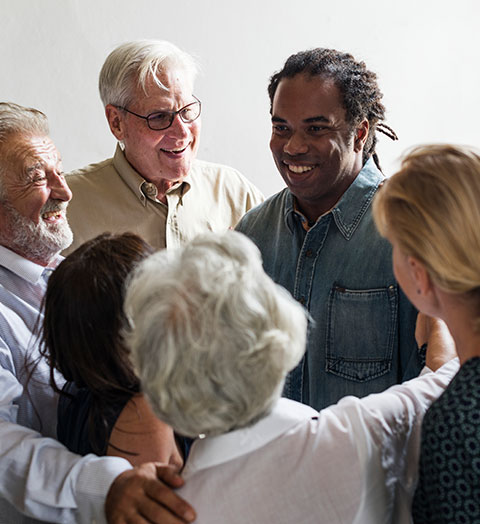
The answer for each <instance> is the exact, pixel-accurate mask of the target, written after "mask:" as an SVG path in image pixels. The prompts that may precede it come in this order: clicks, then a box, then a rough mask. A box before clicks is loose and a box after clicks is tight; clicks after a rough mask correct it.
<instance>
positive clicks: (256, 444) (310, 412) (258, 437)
mask: <svg viewBox="0 0 480 524" xmlns="http://www.w3.org/2000/svg"><path fill="white" fill-rule="evenodd" d="M315 416H318V412H317V411H315V410H314V409H312V408H311V407H309V406H305V405H304V404H299V403H298V402H294V401H292V400H289V399H286V398H281V399H279V400H278V401H277V402H276V403H275V405H274V407H273V409H272V411H271V412H270V414H269V415H267V416H266V417H264V418H262V419H261V420H259V421H258V422H257V423H256V424H254V425H253V426H249V427H247V428H242V429H237V430H236V431H230V432H229V433H224V434H223V435H218V436H216V437H207V438H205V439H199V440H196V441H195V442H194V443H193V446H192V449H191V451H190V454H189V456H188V460H187V464H186V466H185V468H184V470H183V476H184V477H185V478H187V477H188V476H189V475H192V474H193V473H195V472H196V471H198V470H201V469H205V468H210V467H212V466H218V465H219V464H222V463H224V462H228V461H230V460H234V459H236V458H238V457H241V456H242V455H246V454H248V453H251V452H252V451H255V450H256V449H259V448H261V447H263V446H265V445H266V444H268V443H269V442H271V441H272V440H274V439H276V438H277V437H279V436H280V435H282V434H284V433H285V432H286V431H288V430H289V429H290V428H292V427H294V426H296V425H297V424H298V423H299V422H301V421H303V420H305V419H309V418H312V417H315Z"/></svg>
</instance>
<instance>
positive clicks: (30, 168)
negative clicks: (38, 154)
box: [26, 161, 45, 174]
mask: <svg viewBox="0 0 480 524" xmlns="http://www.w3.org/2000/svg"><path fill="white" fill-rule="evenodd" d="M44 165H45V164H44V163H43V162H41V161H38V162H35V164H33V165H31V166H28V167H27V169H26V171H27V173H28V174H30V173H33V171H35V170H37V169H43V167H44Z"/></svg>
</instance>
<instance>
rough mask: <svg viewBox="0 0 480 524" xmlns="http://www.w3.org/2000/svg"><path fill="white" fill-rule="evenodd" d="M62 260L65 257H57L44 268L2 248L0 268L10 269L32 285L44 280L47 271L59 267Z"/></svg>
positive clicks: (0, 250)
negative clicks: (43, 276)
mask: <svg viewBox="0 0 480 524" xmlns="http://www.w3.org/2000/svg"><path fill="white" fill-rule="evenodd" d="M62 260H63V257H62V256H60V255H57V256H56V257H55V258H54V259H53V261H52V262H51V263H50V264H49V266H48V267H44V266H41V265H40V264H36V263H35V262H32V261H31V260H28V259H26V258H24V257H22V256H21V255H18V254H17V253H15V252H14V251H11V250H10V249H8V248H6V247H5V246H0V266H3V267H5V268H7V269H9V270H10V271H11V272H12V273H15V275H17V276H19V277H21V278H23V279H24V280H27V281H28V282H30V283H32V284H36V283H37V282H38V281H39V280H40V279H41V278H42V275H43V274H44V272H45V271H48V272H49V271H51V270H52V269H53V268H55V267H57V266H58V264H60V262H61V261H62Z"/></svg>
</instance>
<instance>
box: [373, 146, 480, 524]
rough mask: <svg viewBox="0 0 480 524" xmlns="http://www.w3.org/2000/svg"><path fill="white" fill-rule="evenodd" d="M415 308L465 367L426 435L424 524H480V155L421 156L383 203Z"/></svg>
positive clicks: (379, 216) (434, 152) (431, 150)
mask: <svg viewBox="0 0 480 524" xmlns="http://www.w3.org/2000/svg"><path fill="white" fill-rule="evenodd" d="M374 216H375V220H376V222H377V225H378V227H379V229H380V232H381V233H382V234H383V235H384V236H386V237H387V238H388V239H389V240H390V242H391V243H392V245H393V262H394V270H395V275H396V277H397V280H398V282H399V284H400V285H401V286H402V288H403V290H404V291H405V293H406V295H407V296H408V298H409V299H410V300H411V302H412V303H413V304H414V305H415V306H416V307H417V308H418V309H419V310H420V311H423V312H425V313H427V314H429V315H435V316H437V317H439V318H441V319H443V320H444V321H445V323H446V324H447V326H448V328H449V329H450V332H451V333H452V336H453V338H454V340H455V344H456V347H457V351H458V356H459V358H460V364H461V368H460V371H459V372H458V374H457V376H456V377H455V379H454V380H453V381H452V383H451V384H450V386H449V387H448V389H447V390H446V391H445V393H444V394H443V395H442V396H441V397H440V398H439V399H438V401H437V402H435V403H434V404H433V406H432V407H431V408H430V409H429V411H428V413H427V414H426V416H425V420H424V423H423V428H422V449H421V456H420V457H421V458H420V472H419V485H418V489H417V491H416V494H415V500H414V504H413V518H414V521H415V522H416V523H431V522H432V523H433V522H434V523H435V524H444V523H445V524H447V523H452V522H457V523H463V524H469V523H479V522H480V358H479V357H480V261H479V256H480V152H479V151H476V150H474V149H473V148H467V147H456V146H451V145H434V146H424V147H420V148H418V149H415V150H413V151H412V152H411V153H410V154H409V155H408V156H407V157H406V158H405V159H404V161H403V163H402V166H401V169H400V171H399V172H398V173H397V174H395V175H394V176H393V177H392V178H391V179H389V180H387V182H386V183H385V185H384V187H383V188H382V190H381V191H380V193H379V195H378V197H377V200H376V202H375V205H374Z"/></svg>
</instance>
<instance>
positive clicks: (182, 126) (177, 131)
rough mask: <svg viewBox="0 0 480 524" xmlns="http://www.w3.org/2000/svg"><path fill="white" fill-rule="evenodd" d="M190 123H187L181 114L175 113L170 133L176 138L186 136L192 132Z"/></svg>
mask: <svg viewBox="0 0 480 524" xmlns="http://www.w3.org/2000/svg"><path fill="white" fill-rule="evenodd" d="M189 126H190V124H187V123H185V122H184V121H183V120H182V119H181V118H180V115H175V116H174V118H173V122H172V125H171V126H170V127H169V128H168V134H169V135H170V136H172V137H174V138H186V137H188V135H189V134H190V128H189Z"/></svg>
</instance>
